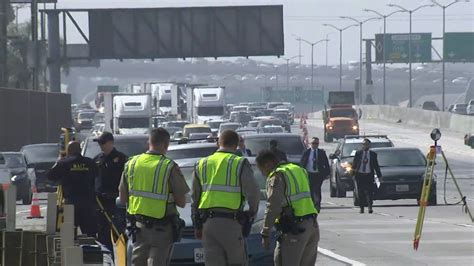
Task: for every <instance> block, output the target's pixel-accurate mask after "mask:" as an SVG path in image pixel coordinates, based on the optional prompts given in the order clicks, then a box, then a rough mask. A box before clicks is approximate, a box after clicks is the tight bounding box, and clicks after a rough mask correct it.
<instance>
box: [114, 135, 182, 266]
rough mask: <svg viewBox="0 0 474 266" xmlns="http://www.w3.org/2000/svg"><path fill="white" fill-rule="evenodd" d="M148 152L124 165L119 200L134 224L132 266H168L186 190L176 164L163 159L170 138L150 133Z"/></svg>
mask: <svg viewBox="0 0 474 266" xmlns="http://www.w3.org/2000/svg"><path fill="white" fill-rule="evenodd" d="M148 143H149V150H148V151H147V152H146V153H144V154H141V155H137V156H134V157H132V158H131V159H130V160H129V161H128V162H127V164H126V166H125V170H124V173H123V175H122V180H121V182H120V186H119V194H120V200H121V202H122V203H123V204H126V203H127V204H128V208H127V213H128V215H129V216H130V217H129V219H130V220H131V221H133V220H135V221H136V229H137V230H136V234H135V236H134V238H135V241H134V243H133V254H132V264H133V265H149V266H151V265H153V266H156V265H169V262H170V257H171V253H172V250H173V242H174V241H176V238H177V235H178V231H179V229H180V227H181V225H182V224H177V223H180V221H181V220H180V219H179V213H178V210H177V209H176V206H178V207H181V208H184V207H185V205H186V194H187V193H188V192H189V187H188V185H187V184H186V180H185V179H184V177H183V174H182V173H181V170H180V169H179V167H178V166H177V165H176V163H175V162H174V161H173V160H171V159H169V158H167V157H166V156H165V154H166V152H167V151H168V146H169V144H170V134H169V133H168V131H166V130H165V129H163V128H156V129H153V130H152V131H151V132H150V136H149V140H148Z"/></svg>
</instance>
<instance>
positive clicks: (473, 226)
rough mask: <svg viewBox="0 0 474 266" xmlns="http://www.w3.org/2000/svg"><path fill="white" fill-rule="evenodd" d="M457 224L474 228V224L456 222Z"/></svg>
mask: <svg viewBox="0 0 474 266" xmlns="http://www.w3.org/2000/svg"><path fill="white" fill-rule="evenodd" d="M456 225H459V226H464V227H470V228H474V225H472V224H456Z"/></svg>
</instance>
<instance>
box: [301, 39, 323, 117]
mask: <svg viewBox="0 0 474 266" xmlns="http://www.w3.org/2000/svg"><path fill="white" fill-rule="evenodd" d="M301 41H303V42H305V43H307V44H309V45H311V96H310V98H311V111H312V112H313V111H314V102H313V91H314V46H315V45H316V44H318V43H321V42H327V41H328V39H323V40H319V41H317V42H309V41H307V40H304V39H301Z"/></svg>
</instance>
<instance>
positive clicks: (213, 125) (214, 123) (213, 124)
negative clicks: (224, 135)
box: [207, 121, 223, 128]
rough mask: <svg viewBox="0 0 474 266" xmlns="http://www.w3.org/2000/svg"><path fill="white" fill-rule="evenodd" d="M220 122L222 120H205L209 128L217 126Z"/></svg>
mask: <svg viewBox="0 0 474 266" xmlns="http://www.w3.org/2000/svg"><path fill="white" fill-rule="evenodd" d="M222 123H223V122H222V121H208V122H207V125H208V126H209V127H210V128H219V126H220V125H221V124H222Z"/></svg>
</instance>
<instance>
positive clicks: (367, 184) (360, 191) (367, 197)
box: [355, 173, 374, 208]
mask: <svg viewBox="0 0 474 266" xmlns="http://www.w3.org/2000/svg"><path fill="white" fill-rule="evenodd" d="M355 179H356V183H357V196H358V197H359V206H360V207H361V208H363V207H367V206H368V207H369V208H372V203H373V187H374V175H373V174H362V173H358V174H356V176H355Z"/></svg>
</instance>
